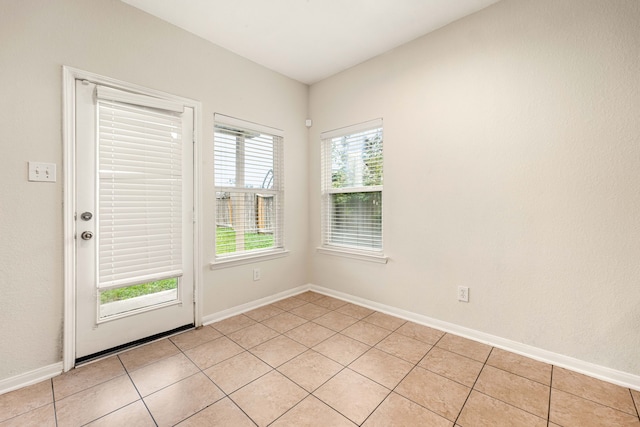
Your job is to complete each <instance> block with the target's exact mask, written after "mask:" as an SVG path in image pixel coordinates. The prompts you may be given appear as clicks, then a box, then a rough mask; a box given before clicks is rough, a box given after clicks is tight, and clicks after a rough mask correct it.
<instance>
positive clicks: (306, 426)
mask: <svg viewBox="0 0 640 427" xmlns="http://www.w3.org/2000/svg"><path fill="white" fill-rule="evenodd" d="M271 425H272V426H273V427H286V426H288V427H315V426H323V427H324V426H330V427H355V424H354V423H352V422H351V421H349V420H348V419H347V418H345V417H344V416H342V415H341V414H339V413H338V412H336V411H335V410H333V409H332V408H330V407H329V406H327V405H326V404H324V403H322V402H321V401H320V400H318V399H317V398H316V397H313V396H308V397H307V398H306V399H304V400H303V401H302V402H300V403H298V404H297V405H296V406H294V407H293V408H292V409H291V410H289V411H288V412H286V413H285V414H284V415H283V416H282V417H280V418H278V419H277V420H276V422H274V423H273V424H271Z"/></svg>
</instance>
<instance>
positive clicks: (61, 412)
mask: <svg viewBox="0 0 640 427" xmlns="http://www.w3.org/2000/svg"><path fill="white" fill-rule="evenodd" d="M139 399H140V396H139V395H138V392H137V391H136V389H135V387H134V386H133V384H132V383H131V380H130V379H129V377H128V376H127V375H121V376H119V377H116V378H114V379H112V380H109V381H107V382H104V383H101V384H98V385H95V386H93V387H90V388H88V389H86V390H83V391H80V392H78V393H75V394H72V395H71V396H68V397H65V398H64V399H61V400H58V401H57V402H56V415H57V419H58V426H59V427H64V426H77V425H83V424H86V423H88V422H90V421H93V420H96V419H98V418H100V417H102V416H104V415H107V414H108V413H110V412H113V411H115V410H117V409H120V408H122V407H123V406H126V405H128V404H130V403H133V402H135V401H136V400H139Z"/></svg>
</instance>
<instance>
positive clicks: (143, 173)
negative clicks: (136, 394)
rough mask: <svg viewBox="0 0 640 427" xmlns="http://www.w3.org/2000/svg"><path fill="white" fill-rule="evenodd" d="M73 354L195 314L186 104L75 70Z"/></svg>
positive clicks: (167, 327) (187, 321)
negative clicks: (91, 79) (115, 85)
mask: <svg viewBox="0 0 640 427" xmlns="http://www.w3.org/2000/svg"><path fill="white" fill-rule="evenodd" d="M75 107H76V108H75V111H76V129H75V132H76V147H75V168H76V169H75V170H76V185H75V187H76V197H75V199H76V200H75V201H76V218H75V226H76V227H75V230H76V266H77V267H76V346H75V348H76V355H75V357H76V360H77V359H81V358H83V357H86V356H88V355H94V354H96V353H100V352H102V351H105V350H108V349H112V348H115V347H119V346H121V345H125V344H128V343H132V342H135V341H137V340H140V339H144V338H147V337H151V336H154V335H156V334H160V333H163V332H167V331H171V330H173V329H177V328H179V327H182V326H185V325H191V324H193V323H194V297H193V294H194V279H193V238H194V237H193V233H194V225H193V223H194V216H193V215H194V214H193V212H194V211H193V206H194V195H193V188H194V187H193V175H194V174H193V160H194V152H193V108H191V107H186V106H184V105H181V104H180V103H176V102H174V101H168V100H164V99H162V98H157V97H151V96H147V95H141V94H137V93H132V92H128V91H124V90H119V89H114V88H111V87H106V86H101V85H96V84H94V83H90V82H88V81H86V80H85V81H80V80H76V106H75Z"/></svg>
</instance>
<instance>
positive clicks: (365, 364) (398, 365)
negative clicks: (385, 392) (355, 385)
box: [349, 348, 414, 390]
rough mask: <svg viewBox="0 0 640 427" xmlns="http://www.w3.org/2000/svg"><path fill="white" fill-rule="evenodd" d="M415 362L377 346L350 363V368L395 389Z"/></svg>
mask: <svg viewBox="0 0 640 427" xmlns="http://www.w3.org/2000/svg"><path fill="white" fill-rule="evenodd" d="M413 366H414V365H413V364H411V363H409V362H407V361H406V360H402V359H400V358H397V357H395V356H392V355H390V354H388V353H385V352H384V351H382V350H378V349H377V348H372V349H371V350H369V351H367V352H366V353H365V354H363V355H362V356H360V357H359V358H358V359H356V361H355V362H353V363H351V364H350V365H349V369H351V370H353V371H356V372H357V373H359V374H361V375H364V376H365V377H367V378H369V379H372V380H374V381H375V382H377V383H378V384H381V385H383V386H385V387H387V388H388V389H390V390H391V389H393V388H394V387H395V386H397V385H398V383H400V381H402V379H403V378H404V377H405V376H406V375H407V373H409V371H410V370H411V369H412V368H413Z"/></svg>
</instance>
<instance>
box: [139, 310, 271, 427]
mask: <svg viewBox="0 0 640 427" xmlns="http://www.w3.org/2000/svg"><path fill="white" fill-rule="evenodd" d="M252 320H253V319H252ZM206 327H209V326H206ZM213 329H214V330H216V331H218V330H217V329H215V328H213ZM241 329H243V328H241ZM241 329H238V330H241ZM218 332H219V333H220V334H221V335H222V336H223V337H225V338H227V339H229V340H231V338H229V337H227V336H226V335H225V334H223V333H222V332H220V331H218ZM218 338H221V337H218ZM216 339H217V338H214V339H212V340H209V341H205V342H204V343H201V344H199V345H202V344H206V343H209V342H211V341H215V340H216ZM231 341H233V340H231ZM233 342H235V341H233ZM173 344H174V345H175V343H173ZM176 347H178V346H177V345H176ZM196 347H198V346H194V347H192V348H196ZM178 350H180V352H181V353H182V354H183V355H184V357H186V358H187V359H188V360H189V361H190V362H191V363H193V365H194V366H195V367H196V368H197V369H198V371H199V372H196V373H195V374H193V375H190V376H189V377H187V378H190V377H192V376H194V375H197V374H198V373H202V375H204V376H205V377H206V378H207V379H208V380H209V381H211V383H212V384H213V385H215V386H216V387H217V388H218V390H220V391H221V392H222V394H223V395H224V396H223V397H221V398H220V399H218V400H216V401H215V402H213V403H211V405H207V406H205V407H204V408H202V409H200V410H199V411H197V412H196V413H194V414H191V415H189V416H188V417H187V418H184V419H182V420H180V421H179V422H178V423H176V424H180V423H182V422H184V421H185V420H188V419H189V418H192V417H194V416H196V415H197V414H199V413H201V412H202V411H205V410H206V409H207V408H209V407H211V406H213V405H215V404H216V403H218V402H220V401H222V400H224V399H229V401H230V402H231V403H232V404H233V405H235V406H236V407H237V408H238V409H240V411H241V412H242V413H243V414H244V415H245V416H246V417H247V418H248V419H249V420H250V421H251V422H252V423H253V424H255V425H256V426H257V425H258V423H256V422H255V421H254V419H253V418H251V417H250V416H249V414H247V413H246V412H245V411H244V410H243V409H242V408H241V407H240V406H238V404H237V403H236V402H235V401H234V400H233V399H232V398H231V397H230V396H229V394H227V392H226V391H224V390H223V389H222V387H220V386H219V385H218V384H216V383H215V381H213V379H212V378H211V377H209V376H208V375H207V374H205V372H204V369H202V368H200V366H198V365H197V364H196V363H195V362H194V361H193V360H191V358H190V357H189V356H187V354H186V353H185V351H184V350H182V349H181V348H180V347H178ZM187 350H190V349H187ZM245 352H246V353H249V350H244V351H243V352H242V353H245ZM242 353H238V354H236V355H234V356H231V357H229V358H227V359H224V360H221V361H219V362H218V363H214V364H213V365H211V366H209V367H207V368H205V369H209V368H210V367H212V366H215V365H217V364H219V363H222V362H224V361H226V360H229V359H231V358H232V357H235V356H238V355H239V354H242ZM270 372H271V371H270ZM268 373H269V372H267V373H265V374H263V375H261V376H259V377H258V378H256V379H255V380H253V381H256V380H257V379H259V378H262V377H263V376H264V375H267V374H268ZM184 379H186V378H183V379H182V380H184ZM182 380H180V381H182ZM253 381H251V382H253ZM174 384H176V383H174ZM245 385H246V384H245ZM243 387H244V386H243ZM165 388H166V387H165ZM240 388H242V387H240ZM240 388H239V389H238V390H240ZM238 390H234V391H233V393H235V392H236V391H238ZM145 406H146V404H145ZM154 421H155V420H154ZM157 425H158V423H156V426H157Z"/></svg>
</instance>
